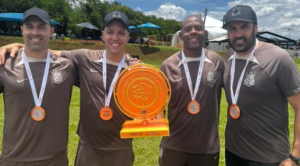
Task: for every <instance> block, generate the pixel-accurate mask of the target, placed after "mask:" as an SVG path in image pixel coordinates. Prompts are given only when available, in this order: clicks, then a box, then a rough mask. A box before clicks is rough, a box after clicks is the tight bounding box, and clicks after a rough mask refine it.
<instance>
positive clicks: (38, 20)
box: [0, 8, 76, 166]
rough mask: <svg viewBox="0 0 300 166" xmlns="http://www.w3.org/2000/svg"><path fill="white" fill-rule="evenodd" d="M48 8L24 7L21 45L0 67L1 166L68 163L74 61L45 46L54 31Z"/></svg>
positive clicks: (41, 165)
mask: <svg viewBox="0 0 300 166" xmlns="http://www.w3.org/2000/svg"><path fill="white" fill-rule="evenodd" d="M50 21H51V19H50V17H49V15H48V13H47V12H45V11H44V10H41V9H39V8H32V9H29V10H27V11H26V12H25V13H24V16H23V23H22V26H21V31H22V34H23V38H24V43H25V47H24V49H20V50H18V52H17V54H16V58H9V57H7V59H6V64H5V65H3V66H1V67H0V93H3V98H4V129H3V140H2V154H1V156H0V165H1V166H15V165H17V166H33V165H39V166H68V158H67V145H68V127H69V126H68V124H69V104H70V99H71V93H72V86H73V84H74V83H75V82H74V81H75V79H74V75H75V74H76V73H75V72H76V70H75V66H74V65H73V64H72V62H71V61H69V60H67V59H65V58H57V57H53V56H52V55H51V54H50V53H49V51H48V44H49V38H50V36H52V34H53V32H54V28H53V27H51V25H50V24H51V23H50Z"/></svg>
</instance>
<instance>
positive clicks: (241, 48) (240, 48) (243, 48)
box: [229, 28, 255, 52]
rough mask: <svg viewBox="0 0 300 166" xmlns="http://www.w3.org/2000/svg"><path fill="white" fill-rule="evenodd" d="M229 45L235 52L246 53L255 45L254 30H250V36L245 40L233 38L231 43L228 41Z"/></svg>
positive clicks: (244, 38) (243, 38)
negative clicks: (242, 42) (241, 41)
mask: <svg viewBox="0 0 300 166" xmlns="http://www.w3.org/2000/svg"><path fill="white" fill-rule="evenodd" d="M239 40H243V41H244V44H236V42H237V41H239ZM229 44H230V45H231V47H232V49H233V50H234V51H235V52H247V51H249V50H250V49H251V48H252V46H253V45H254V44H255V33H254V28H253V30H252V34H251V36H250V37H249V38H248V39H247V38H246V37H238V38H234V39H233V40H232V41H230V40H229Z"/></svg>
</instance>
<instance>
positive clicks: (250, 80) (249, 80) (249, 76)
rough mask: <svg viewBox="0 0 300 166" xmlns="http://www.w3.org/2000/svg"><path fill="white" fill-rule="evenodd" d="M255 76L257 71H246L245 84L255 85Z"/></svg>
mask: <svg viewBox="0 0 300 166" xmlns="http://www.w3.org/2000/svg"><path fill="white" fill-rule="evenodd" d="M255 76H256V73H254V72H252V71H250V72H249V73H246V77H245V80H244V85H245V86H247V87H250V86H254V85H255Z"/></svg>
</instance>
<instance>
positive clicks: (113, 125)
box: [2, 11, 137, 166]
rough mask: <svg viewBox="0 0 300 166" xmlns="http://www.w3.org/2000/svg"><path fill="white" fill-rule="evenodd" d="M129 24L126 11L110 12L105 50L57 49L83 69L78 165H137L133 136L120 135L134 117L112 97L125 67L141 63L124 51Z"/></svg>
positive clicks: (105, 25)
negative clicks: (128, 56)
mask: <svg viewBox="0 0 300 166" xmlns="http://www.w3.org/2000/svg"><path fill="white" fill-rule="evenodd" d="M128 24H129V22H128V18H127V16H126V15H125V14H123V13H121V12H119V11H114V12H111V13H108V14H107V15H106V16H105V18H104V20H103V25H104V30H103V31H102V37H103V38H102V39H103V41H104V42H105V50H87V49H80V50H73V51H62V52H61V51H53V53H55V54H56V55H58V56H62V57H65V58H68V59H70V60H71V61H72V62H73V63H74V64H75V66H76V67H77V68H78V70H79V77H80V79H79V80H80V122H79V126H78V131H77V134H78V135H79V137H80V140H79V143H78V150H77V155H76V159H75V166H90V165H97V166H132V165H133V161H134V154H133V150H132V139H121V137H120V131H121V128H122V125H123V123H124V122H125V121H126V120H130V118H129V117H127V116H126V115H125V114H123V113H122V112H121V110H120V109H119V108H118V107H117V104H116V102H115V100H114V98H113V97H112V92H113V85H114V82H115V81H116V78H117V77H118V75H119V73H120V72H121V70H123V69H125V68H126V67H128V66H129V65H132V64H135V63H137V61H136V60H134V59H132V58H126V56H125V54H124V52H125V47H126V43H127V42H128V39H129V31H128ZM15 46H17V48H18V46H19V45H18V44H17V45H11V46H6V47H5V48H10V47H15ZM21 46H22V45H21ZM2 49H3V48H2ZM3 50H4V49H3ZM9 50H10V49H9ZM13 50H15V48H12V51H13Z"/></svg>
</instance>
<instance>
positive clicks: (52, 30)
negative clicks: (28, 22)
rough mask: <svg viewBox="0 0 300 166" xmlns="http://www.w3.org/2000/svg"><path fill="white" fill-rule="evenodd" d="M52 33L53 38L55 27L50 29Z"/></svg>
mask: <svg viewBox="0 0 300 166" xmlns="http://www.w3.org/2000/svg"><path fill="white" fill-rule="evenodd" d="M50 33H51V36H52V35H53V33H54V27H51V29H50Z"/></svg>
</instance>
